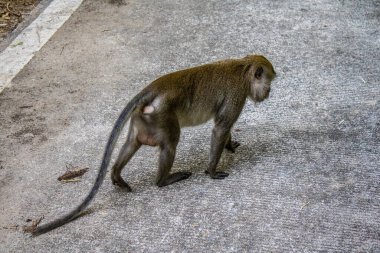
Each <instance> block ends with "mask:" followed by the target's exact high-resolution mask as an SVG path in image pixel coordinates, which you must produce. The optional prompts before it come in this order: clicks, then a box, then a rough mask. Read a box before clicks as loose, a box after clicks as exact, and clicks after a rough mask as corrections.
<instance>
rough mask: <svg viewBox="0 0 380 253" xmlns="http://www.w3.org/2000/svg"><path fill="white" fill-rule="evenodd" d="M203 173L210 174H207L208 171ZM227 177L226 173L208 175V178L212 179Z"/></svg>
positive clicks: (218, 172) (219, 172)
mask: <svg viewBox="0 0 380 253" xmlns="http://www.w3.org/2000/svg"><path fill="white" fill-rule="evenodd" d="M205 173H206V174H210V172H208V170H205ZM228 175H229V174H228V173H227V172H222V171H217V172H215V173H214V175H210V177H211V178H212V179H224V178H226V177H228Z"/></svg>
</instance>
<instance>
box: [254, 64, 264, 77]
mask: <svg viewBox="0 0 380 253" xmlns="http://www.w3.org/2000/svg"><path fill="white" fill-rule="evenodd" d="M263 73H264V69H263V67H261V66H260V67H258V68H257V69H256V72H255V78H256V79H258V80H260V79H261V77H262V76H263Z"/></svg>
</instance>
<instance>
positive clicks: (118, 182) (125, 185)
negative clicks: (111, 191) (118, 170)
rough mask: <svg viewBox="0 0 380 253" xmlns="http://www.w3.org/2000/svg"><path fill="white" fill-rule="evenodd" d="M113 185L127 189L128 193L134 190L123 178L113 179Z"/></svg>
mask: <svg viewBox="0 0 380 253" xmlns="http://www.w3.org/2000/svg"><path fill="white" fill-rule="evenodd" d="M112 184H113V185H117V186H119V187H120V188H123V189H125V190H126V191H128V192H131V191H132V188H131V187H130V186H129V185H128V183H127V182H125V181H124V179H122V178H121V177H112Z"/></svg>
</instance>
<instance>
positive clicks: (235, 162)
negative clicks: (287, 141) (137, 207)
mask: <svg viewBox="0 0 380 253" xmlns="http://www.w3.org/2000/svg"><path fill="white" fill-rule="evenodd" d="M243 138H244V136H241V137H240V138H238V139H236V140H237V141H238V142H239V143H240V146H239V147H237V148H236V151H235V153H232V152H231V151H228V150H227V149H225V150H224V151H223V154H222V157H221V159H220V161H219V164H218V167H217V170H218V171H225V172H228V173H231V172H232V173H233V172H238V171H240V170H241V165H242V164H243V163H244V164H247V163H249V166H250V167H251V168H253V167H254V166H255V165H256V164H257V163H260V161H261V160H262V159H263V158H265V157H271V156H276V155H278V154H280V153H281V154H282V153H284V151H285V146H283V145H284V143H283V140H277V141H276V140H273V139H271V140H262V139H261V140H260V139H256V140H254V141H251V142H249V143H246V142H243V141H241V139H243ZM187 144H189V142H187ZM141 149H142V150H145V151H146V149H148V150H149V149H150V151H148V152H152V150H154V151H153V152H152V153H154V158H153V159H151V160H152V161H150V162H151V164H150V165H149V168H146V169H143V170H141V166H135V167H137V168H136V169H135V170H133V171H128V172H125V171H124V172H123V173H122V176H123V178H124V179H125V180H126V181H127V182H128V183H129V184H130V186H131V187H132V189H133V191H144V190H143V189H144V188H145V189H146V188H150V187H156V185H155V182H156V175H157V170H158V150H157V149H156V148H154V149H152V148H150V147H142V148H141ZM140 152H141V151H140ZM209 152H210V151H209V145H204V146H203V147H200V146H199V145H198V144H196V143H194V144H191V146H190V147H186V148H185V147H183V145H179V148H178V150H177V155H176V158H175V161H174V164H173V167H172V169H171V172H172V173H173V172H178V171H188V172H191V173H193V174H192V176H191V177H190V178H189V179H187V180H186V181H188V180H189V181H191V180H192V179H194V178H200V177H205V178H208V175H206V174H205V170H206V169H207V166H208V162H209ZM143 159H144V157H143V156H142V155H138V157H134V158H133V162H134V163H135V164H136V163H137V164H138V163H141V160H143ZM127 166H128V165H127ZM144 166H146V165H144ZM244 167H246V166H244ZM126 170H128V169H126ZM121 191H123V189H121Z"/></svg>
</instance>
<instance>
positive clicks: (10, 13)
mask: <svg viewBox="0 0 380 253" xmlns="http://www.w3.org/2000/svg"><path fill="white" fill-rule="evenodd" d="M39 2H40V0H0V40H1V39H4V38H6V37H7V35H8V34H9V33H10V32H12V31H13V30H14V29H15V28H16V27H17V25H18V24H19V23H20V22H22V21H23V20H24V19H25V17H27V16H28V15H29V13H30V12H31V11H32V10H33V9H34V8H35V7H36V6H37V4H38V3H39Z"/></svg>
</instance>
